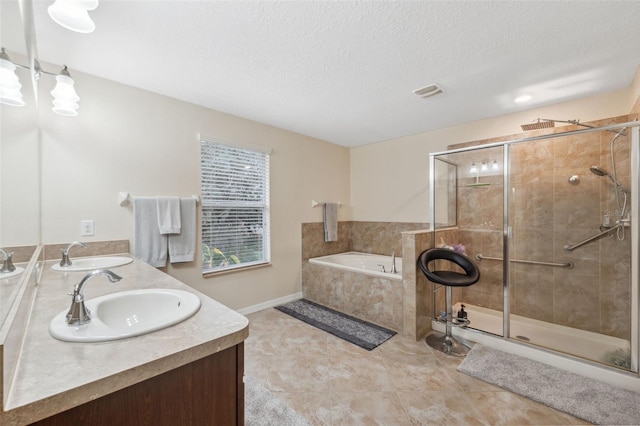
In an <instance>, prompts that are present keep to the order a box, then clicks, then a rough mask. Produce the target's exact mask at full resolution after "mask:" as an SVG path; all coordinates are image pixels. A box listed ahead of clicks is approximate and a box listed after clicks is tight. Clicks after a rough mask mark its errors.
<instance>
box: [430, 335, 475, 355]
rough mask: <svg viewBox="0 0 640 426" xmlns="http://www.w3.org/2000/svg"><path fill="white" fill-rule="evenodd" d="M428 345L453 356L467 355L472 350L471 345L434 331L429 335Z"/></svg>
mask: <svg viewBox="0 0 640 426" xmlns="http://www.w3.org/2000/svg"><path fill="white" fill-rule="evenodd" d="M426 341H427V345H429V347H431V348H433V349H435V350H437V351H440V352H443V353H445V354H447V355H452V356H460V357H462V356H465V355H467V353H469V351H470V350H471V346H470V345H469V344H468V343H467V342H465V341H462V339H461V340H457V339H456V338H454V337H450V336H447V335H446V334H443V333H433V334H430V335H428V336H427V339H426Z"/></svg>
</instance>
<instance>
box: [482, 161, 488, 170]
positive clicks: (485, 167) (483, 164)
mask: <svg viewBox="0 0 640 426" xmlns="http://www.w3.org/2000/svg"><path fill="white" fill-rule="evenodd" d="M480 170H481V171H483V172H486V171H487V170H488V167H487V163H482V166H480Z"/></svg>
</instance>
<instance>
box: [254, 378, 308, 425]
mask: <svg viewBox="0 0 640 426" xmlns="http://www.w3.org/2000/svg"><path fill="white" fill-rule="evenodd" d="M244 385H245V386H244V390H245V397H244V400H245V407H244V417H245V424H246V425H247V426H262V425H265V426H267V425H268V426H271V425H282V426H308V425H309V422H307V421H306V420H305V418H304V417H302V416H301V415H300V414H298V413H297V412H296V411H295V410H294V409H293V408H291V407H289V406H288V405H287V404H286V403H285V402H284V401H282V400H281V399H279V398H278V397H276V396H275V395H274V394H273V393H271V391H269V389H267V388H265V387H264V386H262V384H260V382H258V381H257V380H255V379H252V378H250V377H247V376H244Z"/></svg>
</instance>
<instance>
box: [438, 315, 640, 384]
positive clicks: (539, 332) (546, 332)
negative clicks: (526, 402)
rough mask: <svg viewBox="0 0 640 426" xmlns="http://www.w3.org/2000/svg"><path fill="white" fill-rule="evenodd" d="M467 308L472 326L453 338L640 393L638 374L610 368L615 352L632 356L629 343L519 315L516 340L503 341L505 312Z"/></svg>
mask: <svg viewBox="0 0 640 426" xmlns="http://www.w3.org/2000/svg"><path fill="white" fill-rule="evenodd" d="M464 305H465V311H467V315H468V318H469V320H470V321H471V323H470V324H469V326H468V327H466V328H457V327H456V328H453V330H452V331H453V334H454V336H457V337H461V338H463V339H466V340H470V341H472V342H478V343H481V344H484V345H487V346H492V347H494V348H496V349H500V350H503V351H505V352H510V353H514V354H516V355H520V356H523V357H525V358H530V359H533V360H535V361H539V362H543V363H545V364H549V365H553V366H555V367H558V368H562V369H564V370H568V371H572V372H574V373H577V374H581V375H583V376H587V377H592V378H594V379H597V380H601V381H604V382H607V383H610V384H612V385H614V386H620V387H624V388H626V389H629V390H633V391H635V392H638V391H640V381H639V380H637V375H635V374H632V373H628V372H626V371H621V370H619V369H618V368H617V367H610V366H613V364H612V363H611V359H612V356H611V354H612V353H617V354H619V353H629V355H630V351H629V348H630V345H629V342H628V341H627V340H624V339H620V338H617V337H612V336H606V335H602V334H598V333H593V332H589V331H585V330H578V329H575V328H571V327H566V326H562V325H557V324H551V323H548V322H544V321H539V320H534V319H531V318H527V317H522V316H519V315H511V321H510V334H511V336H513V338H512V339H503V338H501V337H499V336H500V335H502V312H500V311H495V310H491V309H487V308H483V307H479V306H473V305H469V304H466V303H465V304H464ZM432 327H433V329H434V330H438V331H441V332H444V324H443V323H440V322H437V321H433V323H432ZM478 330H479V331H478ZM494 335H498V336H494ZM519 342H522V343H528V344H529V343H530V344H532V345H536V346H540V348H538V347H536V346H531V345H528V344H527V345H522V344H520V343H519ZM549 350H551V351H557V352H560V353H563V354H558V353H554V352H550V351H549ZM564 354H571V355H569V356H566V355H564ZM576 357H577V358H576ZM580 358H583V359H584V360H586V362H585V361H582V360H581V359H580ZM593 361H596V362H598V363H603V364H605V365H603V366H602V367H598V366H595V365H594V364H592V363H591V362H593ZM629 362H631V360H629Z"/></svg>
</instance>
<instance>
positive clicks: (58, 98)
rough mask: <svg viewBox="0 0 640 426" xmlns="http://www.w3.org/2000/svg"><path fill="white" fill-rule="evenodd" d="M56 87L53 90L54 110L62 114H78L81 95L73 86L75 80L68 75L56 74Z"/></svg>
mask: <svg viewBox="0 0 640 426" xmlns="http://www.w3.org/2000/svg"><path fill="white" fill-rule="evenodd" d="M56 81H57V83H56V87H55V88H54V89H53V90H52V91H51V95H52V96H53V112H56V113H58V114H60V115H66V116H72V117H73V116H76V115H78V111H77V109H78V101H79V100H80V97H79V96H78V94H77V93H76V89H74V88H73V85H74V81H73V79H72V78H71V77H68V76H66V75H57V76H56Z"/></svg>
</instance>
